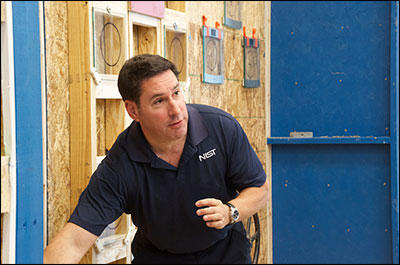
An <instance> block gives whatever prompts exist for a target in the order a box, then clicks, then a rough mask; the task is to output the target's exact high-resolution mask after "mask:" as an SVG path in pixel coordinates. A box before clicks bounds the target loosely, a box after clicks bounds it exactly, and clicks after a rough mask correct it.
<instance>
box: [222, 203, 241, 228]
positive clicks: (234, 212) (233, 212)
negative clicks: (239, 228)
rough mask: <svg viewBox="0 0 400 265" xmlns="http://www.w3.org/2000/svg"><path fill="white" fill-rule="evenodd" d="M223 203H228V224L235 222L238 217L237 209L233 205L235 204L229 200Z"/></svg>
mask: <svg viewBox="0 0 400 265" xmlns="http://www.w3.org/2000/svg"><path fill="white" fill-rule="evenodd" d="M225 204H226V205H228V206H229V209H230V218H229V224H234V223H236V221H237V220H238V219H239V210H238V209H237V208H236V207H235V205H233V204H231V203H229V202H227V203H225Z"/></svg>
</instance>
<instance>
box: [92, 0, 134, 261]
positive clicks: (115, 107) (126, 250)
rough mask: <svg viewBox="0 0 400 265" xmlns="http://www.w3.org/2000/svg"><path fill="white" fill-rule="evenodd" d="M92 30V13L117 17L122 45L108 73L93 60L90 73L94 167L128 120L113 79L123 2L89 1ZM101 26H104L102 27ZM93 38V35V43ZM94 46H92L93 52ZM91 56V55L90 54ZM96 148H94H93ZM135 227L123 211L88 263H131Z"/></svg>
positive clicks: (123, 18)
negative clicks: (98, 67)
mask: <svg viewBox="0 0 400 265" xmlns="http://www.w3.org/2000/svg"><path fill="white" fill-rule="evenodd" d="M91 10H92V17H93V28H92V30H93V32H95V23H96V22H95V16H96V13H97V14H101V13H104V14H106V15H107V16H113V17H116V18H117V20H118V18H119V19H121V21H120V25H119V26H120V27H121V28H122V29H123V32H119V33H120V38H121V39H120V41H121V42H123V47H122V44H121V47H122V50H120V52H122V53H123V56H121V58H122V61H121V62H119V63H118V64H117V65H116V67H117V69H115V70H114V72H113V73H112V74H104V73H98V71H96V63H95V61H94V60H93V67H92V68H91V73H92V77H93V81H94V82H93V83H92V90H93V89H94V90H95V91H96V97H95V98H96V99H95V103H92V107H91V109H92V115H91V116H92V117H96V124H95V127H96V130H93V131H92V135H91V138H92V145H93V146H92V148H93V149H94V150H95V151H94V152H95V154H96V155H95V157H96V164H95V165H96V166H95V167H96V168H97V166H98V164H99V163H100V162H101V160H102V159H103V158H104V157H105V155H106V154H105V153H106V150H109V149H110V148H111V145H112V144H113V143H114V141H115V139H116V137H117V136H118V134H119V133H120V132H121V131H122V130H123V129H125V128H126V127H127V126H128V125H129V124H130V122H131V119H130V117H129V115H128V114H127V112H126V111H125V108H124V104H123V102H122V99H121V95H120V94H119V91H118V86H117V80H118V74H117V72H119V70H120V68H121V67H122V65H123V63H124V62H125V60H126V59H128V54H129V42H128V36H129V34H128V12H127V3H126V2H122V1H121V2H96V1H94V2H93V8H92V9H91ZM103 29H104V27H103ZM95 39H96V38H94V37H93V42H94V41H95ZM94 52H95V47H94V46H93V53H94ZM93 59H94V57H93ZM96 147H97V148H96ZM135 231H136V229H135V227H134V226H133V224H132V221H131V217H130V215H126V214H123V215H122V216H121V217H119V218H118V219H117V220H116V221H114V222H113V223H112V224H110V225H109V226H107V228H106V229H105V230H104V231H103V233H102V234H101V235H100V237H99V238H98V239H97V240H96V242H95V244H94V247H93V248H92V259H91V260H92V263H110V262H114V261H117V260H121V259H124V261H125V263H127V264H129V263H131V257H132V253H131V242H132V239H133V235H134V233H135Z"/></svg>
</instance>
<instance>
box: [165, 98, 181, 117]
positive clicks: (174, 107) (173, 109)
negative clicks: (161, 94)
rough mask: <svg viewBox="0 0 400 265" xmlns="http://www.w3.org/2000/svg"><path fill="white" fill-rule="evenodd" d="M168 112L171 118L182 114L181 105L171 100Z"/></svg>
mask: <svg viewBox="0 0 400 265" xmlns="http://www.w3.org/2000/svg"><path fill="white" fill-rule="evenodd" d="M168 112H169V115H170V116H174V115H177V114H179V113H180V112H181V109H180V108H179V104H178V102H177V101H176V100H173V99H172V100H170V102H169V109H168Z"/></svg>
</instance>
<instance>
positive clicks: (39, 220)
mask: <svg viewBox="0 0 400 265" xmlns="http://www.w3.org/2000/svg"><path fill="white" fill-rule="evenodd" d="M12 14H13V38H14V73H15V119H16V121H15V122H16V168H17V214H16V215H17V216H16V222H17V223H16V229H17V231H16V263H43V160H42V159H43V150H42V149H43V148H42V103H41V73H40V39H39V6H38V2H37V1H32V2H29V1H28V2H19V1H13V3H12Z"/></svg>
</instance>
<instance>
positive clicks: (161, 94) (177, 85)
mask: <svg viewBox="0 0 400 265" xmlns="http://www.w3.org/2000/svg"><path fill="white" fill-rule="evenodd" d="M178 87H179V82H178V83H177V84H176V86H174V87H173V88H172V89H171V90H176V89H177V88H178ZM163 95H164V93H158V94H154V95H153V96H152V97H151V100H153V99H154V98H157V97H161V96H163Z"/></svg>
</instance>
